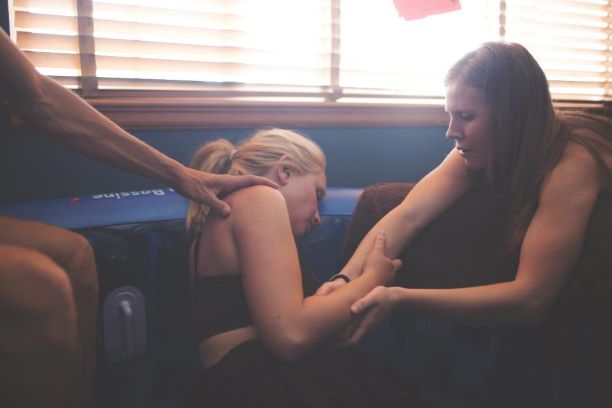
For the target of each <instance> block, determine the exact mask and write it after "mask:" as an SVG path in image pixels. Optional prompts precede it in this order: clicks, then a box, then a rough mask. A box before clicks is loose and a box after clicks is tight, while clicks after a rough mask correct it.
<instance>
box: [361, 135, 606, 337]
mask: <svg viewBox="0 0 612 408" xmlns="http://www.w3.org/2000/svg"><path fill="white" fill-rule="evenodd" d="M601 188H602V179H601V174H600V173H599V171H598V168H597V165H596V162H595V160H594V159H593V157H592V156H591V155H590V154H589V153H588V152H587V151H586V150H585V149H584V148H582V147H578V146H572V147H571V148H568V149H567V151H566V154H565V155H564V157H563V158H562V160H561V161H560V163H559V164H558V165H557V166H556V167H555V168H554V169H553V171H552V172H551V173H550V174H549V175H548V176H547V177H546V178H545V180H544V181H543V183H542V187H541V191H540V200H539V205H538V208H537V210H536V213H535V215H534V217H533V219H532V221H531V223H530V225H529V227H528V229H527V232H526V235H525V239H524V240H523V243H522V245H521V254H520V260H519V267H518V270H517V274H516V278H515V280H514V281H511V282H504V283H498V284H492V285H484V286H478V287H471V288H459V289H408V288H377V289H375V290H374V291H372V292H371V293H370V294H368V295H367V296H366V297H364V298H363V299H361V300H360V301H358V302H356V303H355V304H354V305H353V306H352V310H353V312H354V313H358V314H364V318H363V320H362V322H361V323H360V327H359V328H358V329H357V330H356V331H355V332H354V335H353V340H357V339H359V338H361V337H362V336H363V335H364V334H365V333H366V332H367V331H369V330H370V328H371V327H372V326H374V325H375V324H376V323H377V322H378V321H379V320H380V319H381V318H382V317H383V316H384V315H386V313H388V312H389V311H390V310H391V309H393V308H395V307H399V308H400V309H402V310H405V311H409V312H417V313H421V312H422V313H429V314H434V315H438V316H443V317H446V318H451V319H455V320H460V321H464V322H468V323H475V324H514V323H519V324H520V323H530V322H537V321H538V320H539V319H541V318H542V317H543V316H544V314H545V313H546V311H547V309H548V307H549V306H550V305H551V304H552V302H553V301H554V299H555V298H556V297H557V295H558V294H559V292H560V291H561V289H562V288H563V286H564V285H565V284H566V282H567V280H568V278H569V275H570V273H571V271H572V268H573V266H574V265H575V263H576V260H577V258H578V256H579V254H580V250H581V248H582V242H583V240H584V235H585V231H586V228H587V225H588V222H589V218H590V215H591V212H592V210H593V207H594V205H595V203H596V201H597V197H598V194H599V192H600V190H601ZM451 267H452V266H451Z"/></svg>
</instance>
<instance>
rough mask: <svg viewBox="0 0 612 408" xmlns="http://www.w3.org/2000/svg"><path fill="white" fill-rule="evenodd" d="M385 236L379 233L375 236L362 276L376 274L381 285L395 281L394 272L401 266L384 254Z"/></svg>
mask: <svg viewBox="0 0 612 408" xmlns="http://www.w3.org/2000/svg"><path fill="white" fill-rule="evenodd" d="M386 241H387V235H386V234H385V233H384V232H382V231H380V232H378V233H377V234H376V238H375V239H374V245H372V249H370V252H369V253H368V255H367V257H366V259H365V263H364V265H363V274H364V275H368V274H376V275H377V277H378V278H379V279H380V280H381V282H380V284H381V285H387V284H389V283H391V282H392V281H393V280H394V279H395V272H396V271H397V270H398V269H399V268H400V267H401V266H402V261H401V260H399V259H391V258H389V257H388V256H387V255H386V254H385V244H386Z"/></svg>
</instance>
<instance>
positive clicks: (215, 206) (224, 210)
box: [208, 196, 232, 217]
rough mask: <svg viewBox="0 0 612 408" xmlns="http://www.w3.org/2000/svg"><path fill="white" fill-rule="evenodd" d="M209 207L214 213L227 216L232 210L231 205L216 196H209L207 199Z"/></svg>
mask: <svg viewBox="0 0 612 408" xmlns="http://www.w3.org/2000/svg"><path fill="white" fill-rule="evenodd" d="M209 201H210V202H209V203H208V205H209V207H210V209H211V210H212V211H214V212H215V213H217V214H219V215H222V216H223V217H227V216H228V215H229V214H230V212H231V211H232V209H231V207H230V206H229V205H228V204H227V203H226V202H225V201H223V200H220V199H218V198H217V197H214V196H212V197H210V199H209Z"/></svg>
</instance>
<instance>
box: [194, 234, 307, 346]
mask: <svg viewBox="0 0 612 408" xmlns="http://www.w3.org/2000/svg"><path fill="white" fill-rule="evenodd" d="M194 245H195V247H194V251H193V253H194V269H195V271H196V272H197V270H198V258H199V252H200V237H198V238H197V239H196V241H195V243H194ZM302 285H303V289H304V296H309V295H312V294H313V293H314V292H315V291H316V289H317V287H318V286H319V282H318V281H317V279H316V278H315V277H314V275H313V274H312V273H307V272H306V271H305V270H304V268H302ZM193 301H194V308H195V311H194V313H195V319H196V324H197V325H198V327H197V328H196V333H197V335H198V339H199V340H200V341H203V340H206V339H207V338H209V337H212V336H214V335H215V334H219V333H223V332H226V331H229V330H234V329H239V328H241V327H248V326H252V325H253V317H252V316H251V311H250V309H249V305H248V303H247V300H246V296H245V294H244V288H243V286H242V275H239V274H235V275H213V276H205V277H201V276H197V275H195V276H194V280H193Z"/></svg>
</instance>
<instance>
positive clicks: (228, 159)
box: [186, 128, 325, 233]
mask: <svg viewBox="0 0 612 408" xmlns="http://www.w3.org/2000/svg"><path fill="white" fill-rule="evenodd" d="M283 156H289V157H290V158H291V159H292V160H291V161H289V162H287V163H286V164H287V165H288V166H290V167H292V169H293V170H294V171H296V172H297V173H299V174H308V173H316V172H319V171H325V155H324V154H323V151H322V150H321V148H320V147H319V146H318V145H317V144H316V143H315V142H313V141H312V140H310V139H308V138H306V137H305V136H302V135H300V134H299V133H297V132H294V131H291V130H286V129H276V128H272V129H263V130H259V131H257V132H256V133H255V134H253V135H252V136H251V137H249V138H248V139H245V140H242V141H240V142H239V143H238V144H237V145H236V146H234V145H233V144H232V143H231V142H230V141H229V140H227V139H217V140H214V141H212V142H209V143H206V144H205V145H204V146H202V147H200V148H199V149H198V150H197V151H196V153H195V154H194V156H193V159H192V160H191V167H192V168H194V169H196V170H201V171H205V172H207V173H214V174H229V175H235V176H239V175H250V174H252V175H256V176H261V175H263V174H265V173H266V172H267V171H268V170H269V169H270V168H271V167H272V166H274V165H275V164H277V163H279V162H280V160H281V158H282V157H283ZM209 211H210V207H209V206H207V205H203V204H200V203H196V202H194V201H191V202H190V203H189V209H188V211H187V219H186V224H187V230H188V231H189V232H191V233H200V232H201V231H202V225H203V224H204V220H205V219H206V216H207V215H208V212H209Z"/></svg>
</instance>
